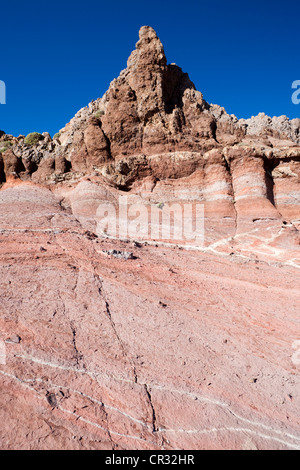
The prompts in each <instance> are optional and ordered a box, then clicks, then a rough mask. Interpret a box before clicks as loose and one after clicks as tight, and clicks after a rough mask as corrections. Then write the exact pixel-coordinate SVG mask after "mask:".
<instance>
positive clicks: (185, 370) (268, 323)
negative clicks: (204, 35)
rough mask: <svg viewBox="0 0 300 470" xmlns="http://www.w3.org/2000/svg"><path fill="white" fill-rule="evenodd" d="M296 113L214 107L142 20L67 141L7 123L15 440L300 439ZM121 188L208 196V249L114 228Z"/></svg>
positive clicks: (178, 197) (5, 311)
mask: <svg viewBox="0 0 300 470" xmlns="http://www.w3.org/2000/svg"><path fill="white" fill-rule="evenodd" d="M298 121H299V120H292V121H290V120H288V119H287V118H285V117H280V118H272V119H271V118H268V117H267V116H265V115H259V116H257V117H254V118H252V119H251V120H240V121H239V120H237V119H236V118H235V116H230V115H228V114H227V113H226V111H225V110H223V109H222V108H220V107H219V106H216V105H210V104H208V103H207V102H206V101H205V100H204V98H203V96H202V94H201V93H200V92H198V91H197V90H195V87H194V85H193V84H192V82H191V81H190V79H189V77H188V76H187V74H185V73H183V72H182V70H181V69H180V68H179V67H178V66H176V65H175V64H170V65H168V64H167V61H166V57H165V54H164V51H163V46H162V44H161V42H160V40H159V39H158V37H157V35H156V33H155V32H154V31H153V29H152V28H149V27H143V28H141V30H140V39H139V41H138V43H137V45H136V49H135V51H133V53H132V54H131V56H130V58H129V60H128V64H127V68H126V69H124V70H123V71H122V72H121V74H120V76H119V77H118V78H117V79H116V80H114V81H113V82H112V83H111V85H110V87H109V90H108V91H107V93H106V94H105V95H104V97H102V98H100V99H98V100H96V101H94V102H92V103H90V105H89V106H87V108H84V109H83V110H80V111H79V112H78V113H77V115H76V116H75V117H74V118H73V120H71V122H70V123H69V124H67V125H66V127H65V128H64V129H62V130H61V131H60V133H59V135H57V136H55V138H53V139H52V138H51V137H50V136H49V134H47V133H44V134H43V135H40V136H33V138H32V139H30V138H28V136H27V137H25V136H19V137H13V136H8V135H7V134H4V133H2V134H1V136H0V152H1V153H0V179H1V184H2V186H1V190H0V270H1V276H0V286H1V306H0V343H1V344H0V346H1V348H0V381H1V388H0V417H1V426H0V448H2V449H226V450H228V449H236V450H237V449H259V450H262V449H299V448H300V413H299V409H300V406H299V405H300V396H299V390H300V387H299V380H300V379H299V372H300V354H299V350H300V341H299V340H300V327H299V300H300V290H299V284H298V283H299V281H300V271H299V268H300V244H299V243H300V237H299V226H300V210H299V207H300V206H299V204H300V183H299V176H300V146H299V122H298ZM120 196H122V197H126V198H127V201H128V203H129V204H140V205H145V206H147V207H155V208H156V209H157V208H159V209H157V210H159V211H161V213H162V214H163V213H165V211H166V207H167V206H168V204H179V205H180V204H183V203H187V204H194V203H199V204H201V205H202V206H203V209H204V219H203V224H204V240H203V243H201V244H199V243H195V242H193V240H189V241H188V242H187V241H186V240H178V239H171V238H165V239H161V237H159V236H149V233H150V232H148V234H147V236H145V234H144V235H143V236H136V237H134V236H127V237H125V238H124V239H122V240H120V239H118V237H113V236H112V235H111V234H110V233H109V232H106V231H105V232H103V231H101V230H99V226H98V222H99V221H98V218H99V206H101V204H108V203H110V204H113V205H116V204H117V201H118V198H119V197H120ZM123 222H124V221H123Z"/></svg>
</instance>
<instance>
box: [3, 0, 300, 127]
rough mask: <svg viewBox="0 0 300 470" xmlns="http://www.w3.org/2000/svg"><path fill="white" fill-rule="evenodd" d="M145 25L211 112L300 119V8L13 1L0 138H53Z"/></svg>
mask: <svg viewBox="0 0 300 470" xmlns="http://www.w3.org/2000/svg"><path fill="white" fill-rule="evenodd" d="M143 25H150V26H152V27H153V28H154V29H155V30H156V32H157V34H158V36H159V37H160V39H161V41H162V43H163V45H164V48H165V53H166V56H167V60H168V63H171V62H175V63H176V64H177V65H179V66H180V67H182V69H183V70H184V71H185V72H188V73H189V76H190V78H191V80H192V81H193V82H194V83H195V85H196V87H197V89H198V90H200V91H202V93H203V94H204V98H205V99H206V100H207V101H208V102H210V103H217V104H219V105H221V106H224V107H225V109H226V110H227V112H228V113H230V114H231V113H232V114H235V115H237V117H239V118H240V117H250V116H252V115H256V114H258V113H259V112H265V113H266V114H268V115H271V116H274V115H282V114H285V115H287V116H288V117H290V118H294V117H300V105H294V104H293V103H292V101H291V96H292V92H293V90H292V88H291V86H292V82H293V81H295V80H300V61H299V55H300V41H299V30H300V2H299V1H297V2H296V1H285V2H282V0H281V1H280V2H278V1H276V0H275V1H269V0H268V1H263V0H261V1H257V0H253V1H251V2H244V3H242V2H238V1H224V0H223V1H221V0H214V1H213V2H212V1H211V0H200V1H189V0H185V1H184V2H183V1H177V0H173V1H170V0H165V1H164V0H160V1H157V0H152V1H151V2H141V1H135V0H134V1H130V0H129V1H127V2H124V1H119V0H114V1H113V2H112V1H106V2H102V1H94V0H85V1H84V2H74V1H69V0H65V1H64V0H62V1H57V0H54V1H51V2H45V3H42V2H37V1H31V0H28V1H27V2H24V1H22V2H21V1H13V0H11V1H10V2H5V3H4V4H3V3H2V5H1V23H0V38H1V46H2V47H1V52H2V53H1V61H0V80H3V81H4V82H5V83H6V89H7V97H6V104H5V105H0V129H2V130H4V131H5V132H6V133H11V134H13V135H19V134H28V133H29V132H32V131H38V132H44V131H48V132H50V134H51V135H53V134H54V133H55V132H57V131H58V130H59V129H60V128H62V127H63V126H64V125H65V124H66V123H67V122H68V121H69V120H70V119H71V118H72V117H73V115H74V114H75V113H76V112H77V111H78V110H79V109H80V108H82V107H83V106H86V105H87V104H88V103H89V102H90V101H91V100H92V99H96V98H98V97H100V96H102V95H103V93H104V92H105V91H106V90H107V88H108V86H109V84H110V82H111V80H113V78H115V77H116V76H118V75H119V73H120V71H121V70H122V69H124V68H125V67H126V61H127V58H128V56H129V54H130V52H131V51H132V50H133V49H134V47H135V43H136V42H137V40H138V30H139V28H140V27H141V26H143Z"/></svg>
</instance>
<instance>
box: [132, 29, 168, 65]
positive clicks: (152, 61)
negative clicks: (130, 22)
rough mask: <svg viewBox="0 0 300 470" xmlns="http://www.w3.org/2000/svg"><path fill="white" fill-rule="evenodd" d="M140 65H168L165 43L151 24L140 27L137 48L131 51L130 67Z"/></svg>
mask: <svg viewBox="0 0 300 470" xmlns="http://www.w3.org/2000/svg"><path fill="white" fill-rule="evenodd" d="M138 65H141V66H143V67H145V66H154V65H159V66H161V67H164V66H166V65H167V59H166V56H165V52H164V48H163V45H162V43H161V41H160V39H159V38H158V36H157V34H156V32H155V31H154V29H153V28H151V26H142V27H141V28H140V31H139V41H138V42H137V43H136V49H135V50H134V51H133V52H132V53H131V55H130V57H129V59H128V62H127V66H128V67H135V66H138Z"/></svg>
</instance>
